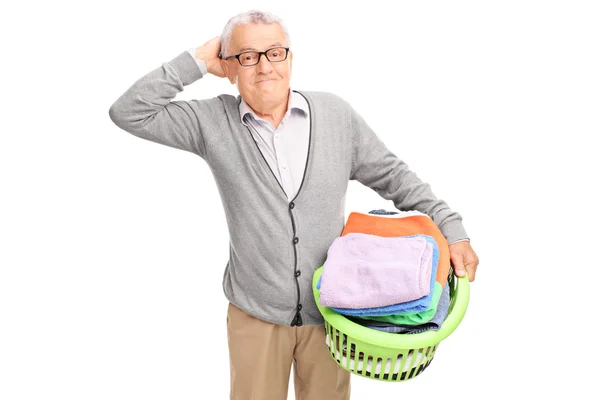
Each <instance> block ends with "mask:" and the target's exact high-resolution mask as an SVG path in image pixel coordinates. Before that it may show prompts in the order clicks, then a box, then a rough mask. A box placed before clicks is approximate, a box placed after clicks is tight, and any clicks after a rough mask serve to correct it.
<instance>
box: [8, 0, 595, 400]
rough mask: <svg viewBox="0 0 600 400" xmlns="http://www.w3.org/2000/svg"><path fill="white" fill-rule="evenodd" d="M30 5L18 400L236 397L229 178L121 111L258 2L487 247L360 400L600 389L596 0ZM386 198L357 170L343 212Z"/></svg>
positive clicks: (309, 81) (21, 178)
mask: <svg viewBox="0 0 600 400" xmlns="http://www.w3.org/2000/svg"><path fill="white" fill-rule="evenodd" d="M36 3H37V4H33V3H31V2H30V3H28V4H25V3H23V4H22V5H21V6H19V8H18V9H17V8H15V7H16V6H14V5H11V6H10V7H9V6H6V7H4V6H3V11H2V23H1V24H0V30H1V34H2V35H1V37H2V51H1V57H2V62H1V63H0V68H1V73H2V75H1V76H2V85H1V88H2V96H1V98H2V100H1V101H2V108H1V110H2V118H1V125H0V126H1V128H0V131H1V135H2V136H1V137H2V141H1V143H0V168H1V169H0V177H1V182H0V183H1V187H0V190H1V197H0V202H1V203H0V205H1V208H0V210H1V213H2V214H1V215H0V235H1V237H0V268H1V269H0V399H2V400H17V399H31V400H33V399H35V400H43V399H62V400H67V399H69V400H71V399H73V400H75V399H77V400H80V399H86V400H87V399H90V400H92V399H94V400H95V399H111V400H116V399H128V400H130V399H144V400H150V399H178V400H183V399H217V400H220V399H226V398H228V390H229V388H228V385H229V370H228V368H229V366H228V356H227V341H226V327H225V311H226V304H227V302H226V300H225V297H224V295H223V293H222V289H221V280H222V275H223V269H224V266H225V263H226V261H227V257H228V236H227V227H226V222H225V218H224V213H223V210H222V206H221V200H220V198H219V195H218V192H217V189H216V186H215V184H214V180H213V178H212V176H211V174H210V171H209V169H208V167H207V165H206V164H205V162H204V161H203V160H202V159H201V158H199V157H197V156H195V155H193V154H191V153H187V152H184V151H181V150H176V149H172V148H169V147H166V146H161V145H158V144H156V143H152V142H148V141H144V140H141V139H139V138H136V137H134V136H132V135H130V134H128V133H126V132H125V131H122V130H120V129H119V128H118V127H116V126H115V125H114V124H113V123H112V121H111V120H110V118H109V115H108V109H109V107H110V106H111V104H112V103H113V102H114V101H115V100H116V99H117V98H118V97H119V96H120V95H121V94H122V93H123V92H124V91H125V90H126V89H127V88H129V86H130V85H131V84H133V82H134V81H135V80H137V79H138V78H140V77H141V76H143V75H144V74H146V73H148V72H150V71H151V70H153V69H155V68H158V67H160V66H161V64H162V63H163V62H166V61H170V60H171V59H172V58H174V57H175V56H177V55H178V54H180V53H181V52H182V51H185V50H186V49H188V48H190V47H197V46H200V45H201V44H203V43H204V42H206V41H207V40H209V39H210V38H212V37H214V36H216V35H219V34H220V32H221V29H222V28H223V26H224V24H225V23H226V21H227V20H228V19H229V18H230V17H231V16H233V15H234V14H236V13H238V12H241V11H245V10H247V9H249V8H259V9H265V10H268V11H272V12H274V13H276V14H277V15H279V16H280V17H282V18H283V19H284V21H286V23H287V25H288V27H289V30H290V33H291V36H292V50H293V52H294V64H293V78H292V85H293V87H294V88H296V89H301V90H322V91H329V92H333V93H336V94H338V95H340V96H342V97H343V98H345V99H346V100H348V101H349V102H350V103H351V104H352V105H353V106H354V108H355V109H357V110H358V112H359V113H361V115H363V117H364V118H365V119H366V120H367V121H368V123H369V124H370V125H371V126H372V127H373V128H374V130H375V131H376V132H377V133H378V135H380V137H381V138H382V139H383V140H384V142H385V143H386V144H387V145H388V147H389V148H390V149H392V150H393V151H394V152H395V153H396V154H397V155H398V156H399V157H400V158H402V159H404V160H405V161H406V162H407V163H408V164H409V166H410V167H411V168H412V169H413V170H414V171H415V172H416V173H417V174H418V176H419V177H421V179H423V180H425V181H428V182H429V183H430V184H431V186H432V188H433V190H434V192H435V193H436V195H437V196H438V197H440V198H442V199H444V200H446V201H447V203H448V204H449V205H450V206H451V207H452V208H453V209H455V210H457V211H458V212H460V213H461V214H462V216H463V218H464V224H465V227H466V229H467V231H468V233H469V235H470V237H471V240H472V245H473V247H474V249H475V250H476V252H477V253H478V255H479V256H480V259H481V264H480V268H479V270H478V273H477V279H476V281H475V282H474V283H473V285H472V293H471V302H470V304H469V309H468V311H467V314H466V316H465V319H464V320H463V323H462V324H461V325H460V326H459V327H458V329H457V330H456V331H455V332H454V333H453V334H452V335H451V336H450V337H449V338H448V339H446V340H445V341H444V342H442V344H441V345H440V347H439V350H438V352H437V354H436V357H435V360H434V361H433V363H432V364H431V366H430V367H429V369H427V370H426V371H425V372H424V373H423V374H422V375H420V376H419V377H417V378H416V379H414V380H412V381H408V382H404V383H381V382H376V381H372V380H369V379H366V378H361V377H357V376H354V377H353V379H352V384H353V387H352V392H353V395H352V399H358V400H362V399H376V398H377V399H393V398H404V399H408V398H415V399H416V398H419V399H441V398H446V399H461V400H466V399H480V398H490V397H491V398H507V396H513V397H515V398H525V397H526V396H535V397H536V398H541V396H552V397H553V398H554V397H560V396H569V397H572V398H581V399H589V398H597V397H595V396H597V390H592V385H594V383H595V381H594V379H597V376H598V371H599V367H598V362H597V358H598V355H599V354H598V349H597V338H598V333H597V332H598V331H597V330H596V329H595V328H594V326H597V322H598V306H597V288H598V282H599V280H598V279H599V275H598V267H599V266H600V262H599V261H598V252H597V249H598V238H599V235H598V226H599V222H600V221H599V211H598V209H599V204H600V203H599V198H598V195H597V188H598V172H600V168H599V165H598V161H597V157H598V154H597V153H598V149H599V147H598V145H593V144H592V139H595V138H593V136H598V134H599V133H600V118H599V106H600V95H599V93H600V78H599V77H600V74H599V71H600V60H599V55H600V46H599V42H600V23H599V22H598V21H599V20H600V13H599V10H598V6H596V4H597V3H596V4H594V3H595V2H592V1H589V2H583V1H560V2H559V1H537V2H534V1H525V0H521V1H496V2H492V1H469V2H467V1H427V2H424V1H422V2H377V1H370V2H357V3H356V4H352V3H351V2H347V1H345V2H334V1H301V2H283V1H271V2H267V1H256V2H253V3H252V2H246V1H244V2H242V1H221V2H203V1H176V0H171V1H149V0H146V1H126V0H122V1H102V2H94V3H88V2H75V1H72V2H65V1H54V2H36ZM392 4H393V6H392ZM225 92H227V93H232V94H236V93H237V92H236V89H235V87H234V86H231V85H230V84H229V83H228V82H227V81H226V80H224V79H219V78H216V77H214V76H209V77H206V78H205V79H202V80H200V81H198V82H195V83H194V84H192V85H190V86H188V87H186V89H185V91H184V92H182V93H181V94H180V95H179V96H178V97H177V99H181V100H186V99H192V98H208V97H212V96H216V95H218V94H220V93H225ZM390 206H391V204H390V203H388V202H386V201H384V200H383V199H381V198H379V197H378V195H377V194H376V193H375V192H373V191H372V190H370V189H368V188H366V187H364V186H361V185H360V184H358V183H356V182H351V183H350V189H349V192H348V197H347V211H348V212H350V211H352V210H357V209H362V210H364V209H365V208H367V209H372V208H379V207H390ZM594 386H595V385H594ZM290 392H292V385H290ZM292 398H293V396H290V399H292Z"/></svg>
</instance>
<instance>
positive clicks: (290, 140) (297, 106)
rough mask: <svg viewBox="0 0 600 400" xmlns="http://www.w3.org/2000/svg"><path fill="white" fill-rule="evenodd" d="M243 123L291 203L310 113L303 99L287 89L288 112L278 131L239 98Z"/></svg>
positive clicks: (305, 147) (299, 178)
mask: <svg viewBox="0 0 600 400" xmlns="http://www.w3.org/2000/svg"><path fill="white" fill-rule="evenodd" d="M239 109H240V118H241V120H242V123H243V124H244V125H246V126H247V127H248V129H249V130H250V133H251V134H252V138H253V139H254V141H255V142H256V144H257V145H258V147H259V149H260V151H261V153H262V155H263V156H264V158H265V160H266V161H267V163H268V164H269V167H270V168H271V171H273V174H274V175H275V177H276V178H277V180H278V181H279V183H280V184H281V186H282V188H283V190H284V191H285V193H286V195H287V198H288V200H292V199H293V198H294V196H295V195H296V193H297V192H298V189H300V185H301V184H302V178H303V177H304V169H305V167H306V158H307V156H308V143H309V137H310V113H309V108H308V103H307V102H306V99H305V98H304V97H303V96H302V95H301V94H299V93H297V92H294V91H293V90H290V97H289V100H288V109H287V111H286V113H285V115H284V117H283V120H282V121H281V123H280V124H279V126H278V127H277V128H274V127H273V125H272V124H271V123H270V122H269V121H266V120H264V119H262V118H260V117H259V116H258V115H256V113H255V112H254V111H252V108H250V106H249V105H248V104H247V103H246V102H245V101H244V99H242V100H241V101H240V105H239Z"/></svg>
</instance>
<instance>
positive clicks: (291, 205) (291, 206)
mask: <svg viewBox="0 0 600 400" xmlns="http://www.w3.org/2000/svg"><path fill="white" fill-rule="evenodd" d="M294 206H295V204H294V202H293V201H292V202H291V203H290V210H291V209H292V208H294Z"/></svg>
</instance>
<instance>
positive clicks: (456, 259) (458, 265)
mask: <svg viewBox="0 0 600 400" xmlns="http://www.w3.org/2000/svg"><path fill="white" fill-rule="evenodd" d="M450 261H451V262H452V267H453V268H454V274H455V275H456V276H458V277H459V278H462V277H463V276H465V264H464V261H463V256H462V254H454V255H452V257H451V260H450Z"/></svg>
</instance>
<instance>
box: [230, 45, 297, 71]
mask: <svg viewBox="0 0 600 400" xmlns="http://www.w3.org/2000/svg"><path fill="white" fill-rule="evenodd" d="M273 49H284V50H285V57H284V58H283V60H275V61H273V60H271V59H270V58H269V56H268V55H267V52H268V51H270V50H273ZM289 52H290V48H289V47H283V46H275V47H271V48H269V49H266V50H265V51H256V50H248V51H243V52H241V53H239V54H236V55H233V56H229V57H225V58H224V59H225V60H230V59H232V58H236V59H237V60H238V62H239V63H240V65H241V66H242V67H254V66H255V65H258V64H260V57H261V56H263V55H264V56H265V58H266V59H267V61H269V62H272V63H273V62H282V61H285V60H287V58H288V54H289ZM247 53H258V59H257V61H256V63H255V64H250V65H244V64H242V61H241V60H240V56H242V55H244V54H247Z"/></svg>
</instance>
